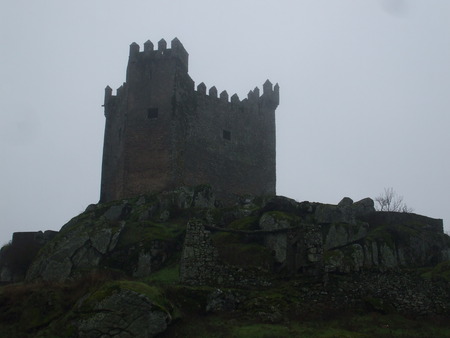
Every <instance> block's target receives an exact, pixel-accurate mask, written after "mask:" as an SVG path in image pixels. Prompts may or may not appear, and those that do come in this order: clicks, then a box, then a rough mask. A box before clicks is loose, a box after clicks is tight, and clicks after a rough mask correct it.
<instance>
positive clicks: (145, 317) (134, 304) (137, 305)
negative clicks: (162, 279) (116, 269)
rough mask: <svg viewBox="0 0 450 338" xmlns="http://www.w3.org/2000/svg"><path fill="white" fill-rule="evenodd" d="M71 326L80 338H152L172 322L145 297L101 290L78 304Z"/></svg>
mask: <svg viewBox="0 0 450 338" xmlns="http://www.w3.org/2000/svg"><path fill="white" fill-rule="evenodd" d="M75 312H79V313H82V316H80V317H79V319H78V320H76V321H75V324H74V326H75V327H76V330H77V331H78V335H79V336H80V337H123V338H126V337H130V338H131V337H154V336H156V335H157V334H159V333H161V332H163V331H165V330H166V328H167V325H168V324H169V323H170V322H171V316H170V314H169V312H167V310H165V309H164V308H162V307H161V306H160V305H159V304H156V303H155V302H154V300H153V299H151V297H150V296H148V295H146V294H145V293H140V292H136V291H134V290H130V289H128V288H126V287H120V286H119V285H117V287H116V288H115V289H113V290H111V289H110V288H108V287H104V288H103V289H100V290H98V291H96V292H95V293H94V294H91V295H88V296H87V297H85V298H83V299H81V300H80V302H79V303H78V305H77V307H76V309H75Z"/></svg>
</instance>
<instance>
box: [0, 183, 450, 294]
mask: <svg viewBox="0 0 450 338" xmlns="http://www.w3.org/2000/svg"><path fill="white" fill-rule="evenodd" d="M183 242H184V244H183ZM13 243H19V242H18V240H17V239H16V240H15V241H13ZM14 245H16V244H14ZM16 246H17V245H16ZM5 250H6V249H3V251H5ZM3 251H2V252H3ZM36 253H37V250H35V251H34V253H33V257H31V258H29V261H30V262H31V260H33V263H32V264H31V266H29V267H28V266H27V268H26V269H25V270H24V271H23V273H22V277H16V280H20V278H23V275H24V274H25V271H27V277H26V278H27V280H28V281H33V280H39V279H42V280H47V281H63V280H66V279H72V278H75V277H77V276H79V275H82V274H84V273H85V272H86V271H92V270H98V269H113V270H115V271H122V272H123V273H124V274H125V275H127V276H130V277H134V278H143V277H146V276H149V275H151V274H153V273H154V272H156V271H158V270H159V269H161V268H162V267H163V266H164V265H165V264H166V262H168V261H170V260H171V259H174V257H176V256H177V255H179V254H181V261H180V276H181V280H182V281H183V282H185V283H188V284H193V285H195V284H203V285H208V284H211V285H213V284H217V285H228V286H233V285H238V284H239V285H244V284H247V285H268V284H270V283H271V282H270V280H271V279H272V278H273V276H272V277H271V276H269V275H270V274H273V273H287V274H296V273H303V274H309V275H321V274H324V273H330V272H339V273H351V272H360V271H363V270H372V269H375V270H378V271H385V270H389V269H397V268H401V267H420V266H432V265H435V264H437V263H439V262H442V261H444V260H447V259H450V239H449V237H448V236H447V235H445V234H444V233H443V232H442V221H441V220H435V219H431V218H428V217H425V216H420V215H414V214H405V213H382V212H376V211H375V210H374V207H373V201H372V200H371V199H363V200H361V201H358V202H353V201H352V200H351V199H350V198H348V197H346V198H344V199H342V201H341V202H339V203H338V204H337V205H331V204H320V203H311V202H301V203H298V202H296V201H294V200H292V199H289V198H285V197H282V196H276V197H273V198H268V199H267V198H266V199H265V198H254V197H245V198H239V199H236V204H235V206H234V207H226V208H222V207H221V204H220V203H219V202H217V201H216V199H215V197H214V193H213V192H212V191H211V188H210V187H208V186H201V187H196V188H187V187H181V188H178V189H176V190H173V191H168V192H163V193H161V194H155V195H148V196H140V197H136V198H134V199H128V200H123V201H116V202H111V203H107V204H99V205H90V206H89V207H88V208H87V209H86V211H85V212H84V213H82V214H81V215H79V216H77V217H75V218H74V219H72V220H71V221H70V222H68V223H67V224H66V225H64V226H63V227H62V229H61V231H60V232H59V233H58V235H57V236H54V238H53V239H52V240H51V241H49V242H48V243H47V244H46V245H45V246H44V247H43V248H42V249H41V250H40V251H39V254H38V255H37V256H36V257H35V258H34V255H36ZM0 258H1V257H0ZM0 261H1V260H0ZM1 271H2V276H3V278H4V280H7V281H11V280H12V279H11V276H10V275H11V274H10V273H9V270H8V266H7V265H5V264H3V268H2V270H1Z"/></svg>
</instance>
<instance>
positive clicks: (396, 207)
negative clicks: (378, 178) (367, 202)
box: [375, 188, 413, 212]
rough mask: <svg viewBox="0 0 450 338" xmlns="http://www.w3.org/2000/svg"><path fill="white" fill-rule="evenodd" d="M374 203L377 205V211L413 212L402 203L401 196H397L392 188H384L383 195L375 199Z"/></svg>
mask: <svg viewBox="0 0 450 338" xmlns="http://www.w3.org/2000/svg"><path fill="white" fill-rule="evenodd" d="M375 202H377V203H378V205H377V206H376V209H377V210H378V211H396V212H413V209H412V208H410V207H408V206H407V205H406V204H405V203H404V202H403V196H400V195H397V193H396V192H395V191H394V189H393V188H384V193H383V194H381V195H380V196H378V197H376V198H375Z"/></svg>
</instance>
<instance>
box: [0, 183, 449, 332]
mask: <svg viewBox="0 0 450 338" xmlns="http://www.w3.org/2000/svg"><path fill="white" fill-rule="evenodd" d="M441 223H442V222H440V221H439V220H434V219H430V218H427V217H424V216H419V215H414V214H407V213H401V214H400V215H399V214H398V213H390V212H376V211H375V210H374V209H373V201H372V202H370V201H369V200H368V199H365V200H363V201H360V202H356V203H353V201H351V200H350V199H349V198H346V199H344V200H343V201H341V203H340V204H338V205H323V204H319V203H310V202H302V203H297V202H295V201H293V200H290V199H287V198H284V197H273V198H252V197H246V198H241V199H239V200H237V201H236V204H235V205H233V206H230V205H227V206H221V204H220V203H219V202H218V201H216V200H215V199H214V195H213V193H212V191H211V189H210V188H209V187H208V186H202V187H196V188H179V189H177V190H174V191H171V192H165V193H161V194H153V195H148V196H139V197H136V198H133V199H128V200H125V201H115V202H110V203H107V204H99V205H90V206H89V207H88V208H87V209H86V211H85V212H84V213H82V214H80V215H79V216H77V217H75V218H74V219H72V220H71V221H70V222H68V223H67V224H66V225H65V226H63V228H62V229H61V231H60V232H59V233H58V234H51V235H50V234H49V235H48V236H47V237H46V236H43V235H38V236H37V237H36V235H35V234H25V235H17V236H15V237H14V238H13V241H12V242H11V243H10V244H9V245H8V246H7V247H4V248H3V249H2V251H1V253H0V277H1V279H2V282H3V283H4V284H6V285H3V286H1V287H0V336H5V337H6V336H11V337H14V336H18V337H39V336H41V337H61V336H64V337H77V336H87V337H96V336H102V335H106V336H108V335H109V336H112V337H135V336H137V337H152V336H158V337H181V336H183V337H279V336H315V337H332V336H348V337H377V336H379V337H386V336H392V337H396V336H408V337H409V336H410V337H420V336H446V335H450V326H449V325H448V322H447V321H446V320H445V318H448V315H450V263H449V262H450V261H449V260H448V259H449V258H450V238H449V237H448V236H447V235H445V234H444V233H443V232H442V229H441ZM41 234H43V233H41ZM27 241H31V243H32V244H33V245H32V246H31V247H32V248H33V250H32V254H29V253H28V254H27V255H28V256H26V259H21V258H23V257H20V254H19V253H20V252H21V250H20V249H21V245H24V244H26V243H27ZM11 252H17V255H16V256H15V257H14V259H11V255H10V253H11ZM17 262H19V263H17ZM14 264H19V267H20V268H19V267H16V266H14ZM17 271H20V274H19V273H16V272H17ZM15 273H16V274H15ZM25 274H26V279H24V277H25ZM418 317H420V318H421V320H420V321H418V322H417V321H415V320H414V319H415V318H418Z"/></svg>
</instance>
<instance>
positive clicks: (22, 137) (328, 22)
mask: <svg viewBox="0 0 450 338" xmlns="http://www.w3.org/2000/svg"><path fill="white" fill-rule="evenodd" d="M174 37H178V38H179V39H180V41H181V42H182V43H183V45H184V46H185V48H186V49H187V51H188V53H189V55H190V71H189V73H190V75H191V77H192V78H193V80H194V81H195V82H196V84H198V83H200V82H205V84H206V85H207V87H208V88H209V87H211V86H213V85H215V86H216V87H217V88H218V90H219V92H220V91H222V90H227V91H228V93H229V95H230V96H231V95H232V94H233V93H237V94H238V95H239V97H240V98H241V99H242V98H245V97H246V94H247V92H248V91H249V90H250V89H253V88H254V87H255V86H259V87H260V88H261V87H262V84H263V83H264V81H265V80H266V79H270V80H271V81H272V82H273V83H276V82H278V83H279V84H280V87H281V90H280V92H281V102H280V106H279V107H278V109H277V192H278V194H280V195H285V196H288V197H291V198H294V199H296V200H298V201H303V200H309V201H317V202H324V203H338V202H339V201H340V200H341V199H342V197H344V196H348V197H351V198H352V199H354V200H355V201H356V200H359V199H362V198H364V197H372V198H373V197H376V196H377V195H379V194H380V193H381V192H382V191H383V189H384V188H385V187H393V188H394V190H395V191H397V192H398V193H399V194H400V195H403V196H404V200H405V202H406V203H407V204H408V206H410V207H412V208H413V209H414V211H415V212H416V213H419V214H424V215H427V216H430V217H435V218H443V219H444V224H445V227H446V230H447V231H449V229H450V193H449V192H450V181H449V178H448V174H449V173H450V157H449V154H450V133H449V128H450V114H449V110H450V95H449V94H450V93H449V90H450V1H448V0H429V1H423V0H308V1H307V0H295V1H288V0H278V1H265V0H240V1H233V0H229V1H212V0H209V1H206V0H190V1H185V0H171V1H162V0H160V1H150V0H147V1H144V0H140V1H139V0H132V1H113V0H108V1H106V0H97V1H60V0H41V1H31V0H29V1H23V0H1V1H0V78H1V84H0V86H1V87H0V114H1V123H0V155H1V158H2V162H1V167H0V199H1V200H0V215H1V229H0V244H4V243H6V242H7V241H8V240H9V239H10V238H11V235H12V232H14V231H31V230H41V229H42V230H45V229H54V230H59V228H60V227H61V226H62V225H63V224H64V223H65V222H67V221H68V220H69V219H70V218H72V217H73V216H75V215H77V214H78V213H80V212H82V211H83V210H84V209H85V207H86V206H87V205H88V204H90V203H96V202H97V201H98V197H99V189H100V169H101V155H102V143H103V128H104V116H103V109H102V107H101V105H102V103H103V95H104V87H105V86H106V85H109V86H111V87H112V88H113V89H116V88H117V87H119V86H120V85H121V84H122V82H123V81H124V80H125V70H126V64H127V58H128V48H129V47H128V46H129V44H131V43H132V42H133V41H135V42H137V43H139V44H140V45H141V46H142V44H143V43H144V42H145V41H146V40H147V39H150V40H152V41H153V42H154V43H155V44H156V43H157V41H158V40H160V39H161V38H165V39H166V40H167V41H168V42H169V41H170V40H172V39H173V38H174Z"/></svg>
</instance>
